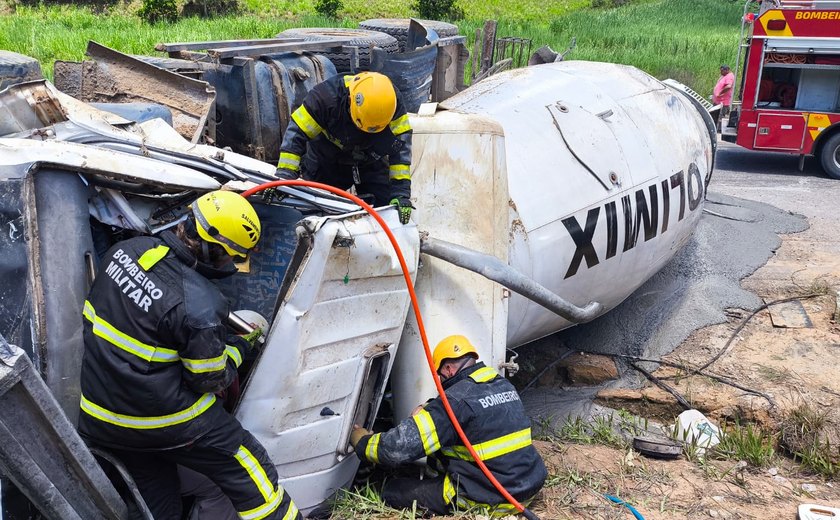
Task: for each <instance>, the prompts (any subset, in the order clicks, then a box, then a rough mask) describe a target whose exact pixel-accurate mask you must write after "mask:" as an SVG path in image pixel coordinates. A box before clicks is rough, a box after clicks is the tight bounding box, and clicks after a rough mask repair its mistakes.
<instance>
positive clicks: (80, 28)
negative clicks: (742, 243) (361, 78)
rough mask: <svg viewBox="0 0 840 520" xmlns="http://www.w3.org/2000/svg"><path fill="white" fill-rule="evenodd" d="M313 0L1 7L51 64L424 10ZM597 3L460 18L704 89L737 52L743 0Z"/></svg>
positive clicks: (2, 35)
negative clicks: (155, 16) (178, 9)
mask: <svg viewBox="0 0 840 520" xmlns="http://www.w3.org/2000/svg"><path fill="white" fill-rule="evenodd" d="M0 1H3V0H0ZM7 1H8V0H7ZM312 1H313V0H241V2H242V6H243V8H244V12H243V13H241V14H237V15H228V16H224V17H221V18H214V19H210V20H199V19H197V18H193V17H186V18H181V19H179V20H178V21H177V22H174V23H157V24H145V23H139V20H138V18H137V17H136V14H135V13H134V12H132V11H131V10H129V9H125V8H123V9H120V8H119V7H111V8H109V9H108V15H107V16H104V15H103V14H102V13H100V12H98V11H97V10H96V9H94V8H90V7H78V6H70V5H64V6H60V5H51V6H48V7H47V6H41V7H27V6H22V5H20V6H18V7H17V8H16V9H15V13H14V16H0V48H3V49H8V50H12V51H15V52H20V53H23V54H28V55H30V56H33V57H35V58H37V59H39V60H40V61H41V63H42V65H43V68H44V70H46V71H47V73H48V74H49V73H50V71H51V69H52V63H53V61H54V60H56V59H59V60H80V59H82V58H83V56H84V51H85V47H86V44H87V41H88V40H95V41H98V42H99V43H102V44H103V45H107V46H109V47H113V48H115V49H117V50H119V51H122V52H127V53H132V54H154V51H153V49H154V45H155V44H156V43H159V42H167V41H168V42H172V41H200V40H222V39H236V38H269V37H272V36H273V35H275V34H277V33H278V32H280V31H282V30H283V29H286V28H289V27H294V26H343V27H355V26H356V24H357V23H358V21H360V20H362V19H365V18H373V17H406V16H412V15H416V12H414V11H412V10H411V9H410V8H409V6H408V4H409V2H404V1H402V0H343V5H344V8H343V9H341V10H340V11H339V12H338V13H337V16H341V15H343V16H345V18H341V19H334V18H329V17H324V16H316V15H314V13H312V9H313V7H312V6H313V4H312ZM42 5H43V4H42ZM589 5H591V0H556V1H553V2H542V3H540V2H534V1H533V0H457V6H458V7H460V8H461V9H463V10H464V14H465V18H464V19H463V20H458V21H457V22H456V23H457V24H458V25H459V27H460V28H461V34H464V35H467V37H468V39H469V42H468V46H469V48H470V50H472V49H473V46H472V39H473V38H474V35H475V30H476V29H477V28H478V27H480V26H481V25H482V24H483V22H484V20H485V19H488V18H494V19H496V20H498V21H499V25H498V33H497V34H498V36H499V37H504V36H517V37H523V38H530V39H531V40H532V49H531V50H532V51H533V50H534V49H536V48H537V47H539V46H542V45H546V44H547V45H550V46H551V47H552V48H553V49H555V50H558V51H562V50H564V49H565V48H566V47H567V46H568V44H569V41H570V40H571V39H572V37H575V38H577V47H576V48H575V50H574V51H573V52H572V53H571V54H570V55H569V56H568V59H576V60H596V61H609V62H615V63H625V64H628V65H634V66H636V67H639V68H641V69H642V70H644V71H646V72H648V73H650V74H652V75H654V76H656V77H658V78H662V79H664V78H667V77H672V78H675V79H677V80H679V81H682V82H684V83H686V84H688V85H689V86H691V87H692V88H694V89H695V90H697V91H698V92H700V93H701V94H704V95H706V94H709V93H710V92H711V89H712V87H713V86H714V82H715V81H716V80H717V76H718V66H719V65H720V64H721V63H723V62H726V63H733V62H734V61H735V57H736V53H737V43H738V42H737V39H738V32H739V29H740V14H741V10H742V4H741V2H740V0H739V1H737V2H736V1H734V0H645V1H641V0H632V2H631V3H629V4H627V5H623V6H621V7H618V8H603V9H601V8H599V9H593V8H590V7H589ZM351 14H352V18H350V16H351Z"/></svg>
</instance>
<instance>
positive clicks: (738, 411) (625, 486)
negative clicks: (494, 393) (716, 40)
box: [532, 226, 840, 520]
mask: <svg viewBox="0 0 840 520" xmlns="http://www.w3.org/2000/svg"><path fill="white" fill-rule="evenodd" d="M819 233H820V230H819V226H817V229H814V227H813V226H812V228H810V229H809V230H806V231H805V232H803V233H798V234H791V235H785V236H783V237H782V246H781V247H780V248H779V249H778V250H777V251H776V254H775V255H774V256H773V257H772V258H771V259H770V260H769V261H768V263H767V264H766V265H764V266H763V267H761V268H760V269H758V270H757V271H756V272H755V273H754V274H753V275H751V276H749V277H748V278H746V279H744V280H743V281H742V286H743V287H744V288H745V289H748V290H750V291H752V292H754V293H755V294H757V295H758V296H760V297H761V298H763V299H764V301H765V302H771V301H773V300H777V299H782V298H790V297H797V296H805V295H811V294H817V296H814V297H812V298H807V299H802V300H797V301H794V302H792V303H789V304H787V305H788V306H789V307H788V308H786V309H783V308H781V307H780V306H778V305H775V306H771V310H770V311H768V310H762V311H759V312H758V313H757V314H756V315H755V316H754V317H752V318H751V319H750V320H749V321H748V322H747V323H746V325H745V326H744V327H743V328H742V330H741V331H740V332H739V333H738V334H737V336H735V338H734V340H733V341H732V342H731V344H730V346H729V347H728V349H727V351H726V353H725V354H723V355H722V356H721V357H720V358H719V359H718V360H717V361H716V362H715V363H714V364H712V365H711V366H710V367H709V368H708V371H709V372H712V373H714V374H717V375H721V376H724V377H726V378H729V379H731V380H734V381H736V382H737V383H738V384H740V385H741V386H743V387H746V388H749V389H752V390H756V391H759V392H762V393H765V394H767V395H768V396H769V397H770V398H771V399H772V400H773V403H774V404H773V405H771V403H770V402H769V401H768V400H767V399H766V398H764V397H761V396H758V395H755V394H751V393H748V392H745V391H743V390H739V389H736V388H733V387H731V386H727V385H725V384H722V383H720V382H718V381H715V380H713V379H710V378H708V377H705V376H697V375H695V376H688V375H687V374H686V373H685V371H683V370H679V369H675V368H670V367H664V366H663V367H660V368H659V369H658V370H656V371H654V372H653V374H654V375H655V376H657V377H659V378H670V379H668V380H667V381H666V382H667V384H668V385H670V386H672V387H673V388H674V389H675V390H676V391H677V392H678V393H679V394H680V395H682V396H683V397H684V398H685V399H686V400H687V401H688V403H689V404H690V405H691V406H692V407H693V408H696V409H698V410H700V411H702V412H703V413H704V414H706V415H707V417H709V418H710V419H711V420H712V421H713V422H715V423H716V424H719V425H730V426H732V425H735V424H736V423H738V424H740V425H745V424H751V425H755V426H756V427H757V428H760V429H761V430H762V431H765V432H768V434H769V435H771V436H772V438H773V441H772V444H773V446H774V450H775V454H774V455H773V457H772V458H771V459H770V460H769V461H768V462H767V463H766V464H764V465H762V466H761V467H758V466H754V465H747V464H745V463H743V462H740V461H739V460H737V457H736V458H731V459H729V460H713V459H712V458H711V457H709V458H708V460H702V459H695V460H693V461H689V460H686V458H685V457H681V458H680V459H678V460H670V461H665V460H655V459H650V458H646V457H644V456H641V455H640V454H638V453H636V452H633V451H632V450H630V449H627V448H618V447H611V446H607V445H603V444H600V443H598V442H597V441H593V440H591V439H590V440H588V441H585V442H589V443H583V444H581V443H576V442H570V441H561V440H549V441H537V442H536V445H537V447H538V449H539V450H540V452H541V453H542V455H543V457H544V459H545V461H546V465H547V467H548V469H549V479H548V482H547V484H546V487H545V488H544V490H543V491H542V492H541V494H540V495H539V497H538V499H537V500H536V501H535V502H534V503H533V504H532V510H533V511H534V512H535V513H537V514H538V515H539V516H540V518H543V519H564V518H570V519H571V518H574V519H593V520H594V519H599V520H600V519H625V518H632V514H631V513H630V511H628V510H627V509H626V508H624V507H623V506H618V505H615V504H612V503H610V502H609V501H608V500H607V499H605V498H604V496H603V494H604V493H606V494H611V495H614V496H617V497H619V498H621V499H623V500H625V501H627V503H629V504H632V505H633V506H634V507H635V508H636V509H637V510H638V512H639V513H640V514H641V515H643V517H644V518H645V519H646V520H651V519H654V520H655V519H663V520H664V519H696V518H723V519H727V518H731V519H738V520H742V519H743V520H746V519H771V518H772V519H777V518H778V519H795V518H797V513H796V512H797V508H798V507H799V505H800V504H819V505H823V506H833V507H840V481H837V480H836V479H835V480H827V479H825V478H823V477H821V476H819V475H817V474H816V473H814V472H813V471H811V470H809V469H808V468H807V467H804V466H803V465H801V464H799V463H797V462H796V461H795V460H794V459H793V458H792V457H791V456H790V454H789V453H787V452H786V451H785V449H784V446H780V445H779V443H778V438H779V433H778V432H779V431H780V428H781V427H782V425H783V423H784V421H785V418H786V417H787V414H788V413H789V412H790V411H791V410H792V409H794V408H796V407H798V406H801V405H802V404H807V405H810V406H812V407H813V408H814V409H815V410H817V411H818V412H819V413H821V414H823V415H824V417H825V420H826V427H825V429H824V434H825V438H827V439H828V440H829V441H830V442H831V443H832V445H833V446H834V447H835V448H834V452H837V449H836V446H838V445H840V377H838V370H840V365H838V363H837V360H840V323H838V322H837V321H835V313H836V312H837V308H836V307H837V305H836V302H837V295H836V291H837V289H840V256H838V255H836V254H831V252H830V251H826V248H825V247H824V244H823V243H822V241H821V239H820V236H819ZM821 244H822V245H821ZM797 303H801V309H800V308H797ZM750 314H751V313H750V312H747V311H744V310H741V309H729V310H727V316H728V317H729V321H728V322H726V323H722V324H718V325H713V326H710V327H705V328H703V329H700V330H697V331H695V332H694V333H693V334H692V335H691V336H689V338H688V339H686V340H685V341H684V342H683V343H682V344H681V345H680V346H679V347H678V348H677V349H676V350H675V351H674V352H672V353H671V354H669V355H667V356H665V357H664V358H663V359H665V360H670V361H672V362H675V363H679V364H688V365H693V366H698V365H702V364H703V363H704V362H705V361H707V360H709V359H710V358H711V357H712V356H714V355H715V354H717V353H718V352H719V351H720V350H721V349H722V348H723V347H724V346H725V344H726V343H727V341H728V340H729V339H730V337H731V336H732V335H733V333H734V331H735V330H736V328H737V327H738V326H739V325H740V324H742V323H743V321H744V320H745V318H747V317H748V316H749V315H750ZM771 314H772V317H771ZM782 321H785V322H786V324H787V325H789V326H787V327H779V326H774V322H775V324H776V325H780V324H781V323H782ZM599 395H600V396H601V397H600V398H599V399H598V402H599V404H602V405H604V406H607V407H610V408H612V409H615V410H620V409H624V410H627V411H629V412H632V413H633V414H635V415H637V416H639V417H642V418H647V419H649V420H651V421H657V422H660V423H662V424H673V421H674V418H675V417H676V416H677V415H678V414H679V413H680V412H681V411H682V410H683V407H682V406H680V405H679V404H678V403H677V400H676V398H674V397H673V396H672V395H671V394H669V393H668V392H666V391H664V390H662V389H660V388H657V387H656V386H654V385H652V384H648V385H647V386H645V387H643V388H641V389H638V390H608V391H602V392H601V393H600V394H599ZM826 518H828V517H826Z"/></svg>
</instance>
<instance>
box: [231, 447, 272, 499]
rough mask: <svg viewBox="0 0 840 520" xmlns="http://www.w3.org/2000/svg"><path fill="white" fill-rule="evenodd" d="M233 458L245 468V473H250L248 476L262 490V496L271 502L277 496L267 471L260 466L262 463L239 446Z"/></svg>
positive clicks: (246, 449)
mask: <svg viewBox="0 0 840 520" xmlns="http://www.w3.org/2000/svg"><path fill="white" fill-rule="evenodd" d="M233 456H234V458H236V460H238V461H239V464H240V465H241V466H242V467H243V468H245V471H247V472H248V475H249V476H250V477H251V480H253V481H254V484H256V485H257V489H259V490H260V494H262V496H263V498H264V499H265V501H266V503H268V502H270V501H271V499H272V498H273V495H274V494H275V491H274V486H273V485H272V484H271V481H270V480H268V475H266V474H265V470H264V469H263V467H262V465H260V462H259V461H258V460H257V459H256V458H255V457H254V456H253V455H251V452H250V451H248V448H246V447H245V446H239V449H238V450H237V451H236V453H235V454H234V455H233ZM281 498H282V497H281Z"/></svg>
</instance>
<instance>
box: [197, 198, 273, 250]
mask: <svg viewBox="0 0 840 520" xmlns="http://www.w3.org/2000/svg"><path fill="white" fill-rule="evenodd" d="M192 211H193V215H194V216H195V227H196V229H197V230H198V235H199V236H200V237H201V238H202V239H204V240H206V241H207V242H212V243H214V244H219V245H220V246H222V247H223V248H225V251H227V253H228V254H229V255H230V256H241V257H246V256H248V252H249V251H250V250H251V248H253V247H254V246H255V245H257V241H258V240H259V239H260V219H259V217H258V216H257V212H256V211H254V207H253V206H251V203H250V202H248V201H247V200H246V199H245V197H243V196H241V195H239V194H238V193H234V192H232V191H221V190H218V191H211V192H210V193H207V194H206V195H204V196H202V197H200V198H199V199H198V200H196V201H195V202H193V204H192Z"/></svg>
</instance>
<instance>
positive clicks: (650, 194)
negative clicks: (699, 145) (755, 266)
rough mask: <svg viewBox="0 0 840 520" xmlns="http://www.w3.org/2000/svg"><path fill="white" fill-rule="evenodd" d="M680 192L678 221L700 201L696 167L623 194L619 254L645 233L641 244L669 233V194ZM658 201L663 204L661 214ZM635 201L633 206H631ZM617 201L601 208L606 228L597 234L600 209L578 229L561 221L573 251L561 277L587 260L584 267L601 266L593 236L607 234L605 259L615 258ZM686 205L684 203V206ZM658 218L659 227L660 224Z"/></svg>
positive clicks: (571, 219)
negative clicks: (622, 235)
mask: <svg viewBox="0 0 840 520" xmlns="http://www.w3.org/2000/svg"><path fill="white" fill-rule="evenodd" d="M676 190H679V191H678V192H679V204H680V209H679V213H678V216H677V221H681V220H683V219H684V218H685V216H686V205H687V206H688V210H689V211H694V210H696V209H697V207H698V206H699V205H700V201H701V200H703V178H702V176H701V175H700V169H699V168H698V167H697V165H696V164H694V163H691V164H690V165H689V166H688V175H687V176H686V174H685V171H684V170H680V171H678V172H677V173H675V174H673V175H671V177H669V178H668V179H665V180H663V181H661V182H656V183H654V184H650V185H649V186H646V187H644V188H640V189H638V190H636V191H635V193H632V194H626V195H622V196H621V198H620V199H619V200H620V201H621V215H622V216H623V217H624V244H623V247H622V252H626V251H629V250H631V249H633V248H634V247H636V244H637V243H638V242H639V237H640V235H641V234H642V232H643V231H644V241H645V242H647V241H649V240H653V239H654V238H656V237H657V236H660V235H663V234H664V233H665V232H666V231H668V225H669V219H670V216H671V192H672V191H676ZM660 200H661V201H662V204H661V208H662V211H661V212H660V209H659V208H660ZM634 202H635V204H634ZM617 203H618V200H611V201H608V202H606V203H605V204H604V205H603V208H604V216H605V217H606V218H605V221H606V229H604V230H603V231H599V226H598V222H599V217H600V215H601V207H600V206H599V207H596V208H592V209H590V210H589V211H587V213H586V224H585V225H584V226H583V227H582V228H581V226H580V223H579V222H578V220H577V217H574V216H572V217H568V218H565V219H563V225H564V226H565V227H566V230H567V231H568V232H569V235H570V236H571V237H572V240H573V241H574V243H575V252H574V255H572V260H571V262H570V263H569V268H568V269H567V270H566V275H565V277H564V278H569V277H570V276H574V275H575V274H576V273H577V272H578V269H579V268H580V265H581V263H582V262H583V261H584V260H586V267H587V268H592V267H595V266H596V265H598V264H599V263H600V259H599V258H598V252H597V251H596V250H595V245H594V244H593V239H594V238H595V236H596V233H599V232H601V233H606V239H607V240H606V242H607V249H606V251H605V254H604V258H605V259H609V258H612V257H614V256H615V255H616V251H617V249H618V229H619V223H618V211H617ZM686 203H687V204H686ZM660 215H661V217H662V225H661V226H660V225H659V219H660Z"/></svg>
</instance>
